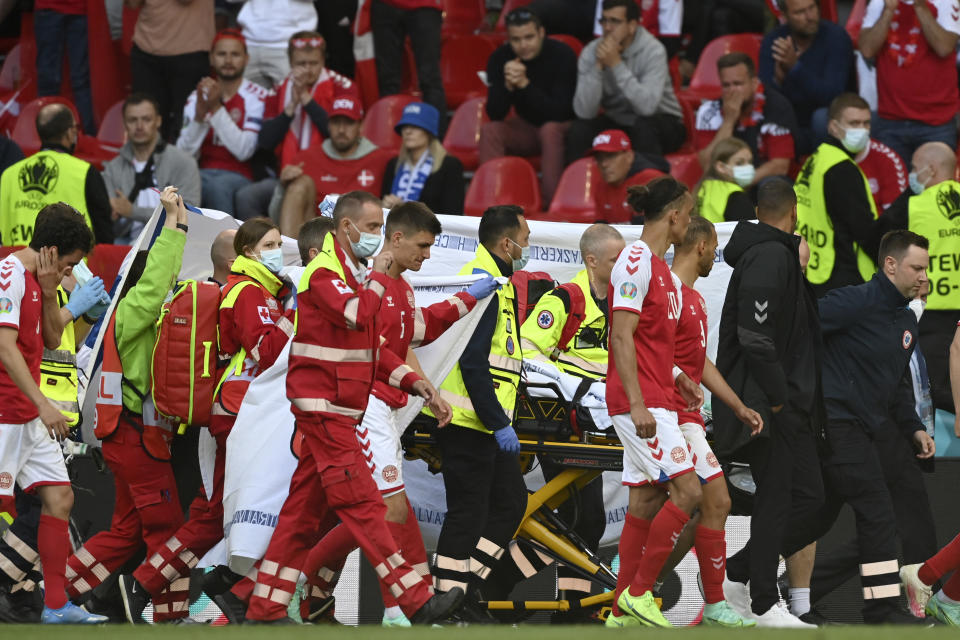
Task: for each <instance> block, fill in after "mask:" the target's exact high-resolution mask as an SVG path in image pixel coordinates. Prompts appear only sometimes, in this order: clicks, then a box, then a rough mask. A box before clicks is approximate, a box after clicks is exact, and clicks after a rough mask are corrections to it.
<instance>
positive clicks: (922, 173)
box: [911, 142, 957, 187]
mask: <svg viewBox="0 0 960 640" xmlns="http://www.w3.org/2000/svg"><path fill="white" fill-rule="evenodd" d="M911 169H912V170H913V171H915V172H917V174H918V175H917V178H918V179H919V180H920V181H921V182H923V183H924V184H925V185H926V186H927V187H932V186H933V185H935V184H940V183H941V182H943V181H944V180H952V179H953V177H954V175H955V173H956V170H957V157H956V155H954V153H953V149H951V148H950V147H949V146H948V145H946V144H944V143H942V142H926V143H924V144H922V145H920V146H919V147H918V148H917V150H916V151H914V152H913V159H912V160H911Z"/></svg>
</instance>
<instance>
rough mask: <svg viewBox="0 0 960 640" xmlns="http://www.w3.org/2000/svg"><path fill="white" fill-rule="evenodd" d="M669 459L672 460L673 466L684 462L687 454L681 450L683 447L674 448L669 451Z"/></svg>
mask: <svg viewBox="0 0 960 640" xmlns="http://www.w3.org/2000/svg"><path fill="white" fill-rule="evenodd" d="M670 459H671V460H673V462H674V463H675V464H681V463H683V462H686V461H687V452H686V451H684V450H683V447H674V448H673V449H671V450H670Z"/></svg>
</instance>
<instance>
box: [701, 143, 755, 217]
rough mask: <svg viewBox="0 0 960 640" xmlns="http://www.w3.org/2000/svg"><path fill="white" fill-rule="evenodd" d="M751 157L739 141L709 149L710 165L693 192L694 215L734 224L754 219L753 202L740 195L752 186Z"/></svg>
mask: <svg viewBox="0 0 960 640" xmlns="http://www.w3.org/2000/svg"><path fill="white" fill-rule="evenodd" d="M754 173H756V169H755V168H754V166H753V154H752V153H750V147H748V146H747V143H746V142H744V141H743V140H740V139H739V138H727V139H725V140H721V141H720V142H718V143H717V144H716V145H714V147H713V155H712V156H710V165H709V166H708V167H707V171H706V173H705V174H704V175H703V180H701V182H700V186H699V187H698V188H697V211H698V212H699V213H700V215H701V216H703V217H704V218H706V219H707V220H709V221H710V222H713V223H717V222H736V221H738V220H752V219H754V218H756V217H757V212H756V209H755V208H754V206H753V200H751V199H750V196H749V195H747V192H746V191H744V189H745V188H747V187H749V186H750V185H751V184H752V183H753V174H754Z"/></svg>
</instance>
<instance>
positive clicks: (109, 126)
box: [97, 100, 126, 148]
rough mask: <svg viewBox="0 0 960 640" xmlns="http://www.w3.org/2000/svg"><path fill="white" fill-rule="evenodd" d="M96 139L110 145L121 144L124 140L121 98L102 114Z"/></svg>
mask: <svg viewBox="0 0 960 640" xmlns="http://www.w3.org/2000/svg"><path fill="white" fill-rule="evenodd" d="M97 140H99V141H100V142H102V143H103V144H107V145H110V146H112V147H117V148H119V147H122V146H123V143H124V141H125V140H126V131H124V129H123V100H121V101H120V102H116V103H114V105H113V106H112V107H110V108H109V109H107V112H106V113H105V114H104V115H103V122H101V123H100V130H99V131H97Z"/></svg>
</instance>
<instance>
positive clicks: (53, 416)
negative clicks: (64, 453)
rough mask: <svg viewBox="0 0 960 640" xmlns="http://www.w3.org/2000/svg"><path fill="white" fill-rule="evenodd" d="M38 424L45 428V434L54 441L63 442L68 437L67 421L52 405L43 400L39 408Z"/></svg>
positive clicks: (68, 427)
mask: <svg viewBox="0 0 960 640" xmlns="http://www.w3.org/2000/svg"><path fill="white" fill-rule="evenodd" d="M39 413H40V422H42V423H43V426H45V427H46V428H47V433H49V434H50V437H51V438H53V439H54V440H63V439H65V438H67V437H68V436H69V435H70V425H68V424H67V419H66V417H64V415H63V414H62V413H60V412H59V411H58V410H57V409H56V408H54V406H53V405H52V404H50V403H49V402H48V401H46V400H44V402H43V404H41V405H40V407H39Z"/></svg>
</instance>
